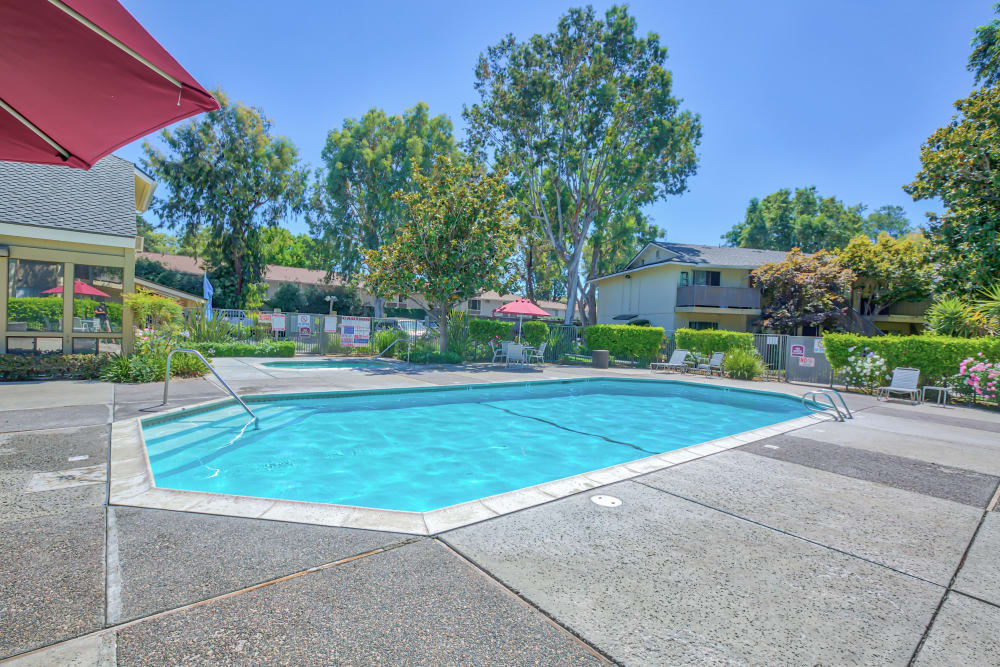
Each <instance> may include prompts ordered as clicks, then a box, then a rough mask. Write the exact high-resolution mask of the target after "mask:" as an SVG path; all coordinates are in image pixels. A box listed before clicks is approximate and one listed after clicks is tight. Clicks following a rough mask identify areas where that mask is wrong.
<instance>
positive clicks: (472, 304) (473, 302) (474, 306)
mask: <svg viewBox="0 0 1000 667" xmlns="http://www.w3.org/2000/svg"><path fill="white" fill-rule="evenodd" d="M481 305H482V304H480V303H479V299H469V310H473V311H475V312H477V313H478V312H479V307H480V306H481Z"/></svg>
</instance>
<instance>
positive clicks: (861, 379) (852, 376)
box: [844, 346, 889, 393]
mask: <svg viewBox="0 0 1000 667" xmlns="http://www.w3.org/2000/svg"><path fill="white" fill-rule="evenodd" d="M847 351H848V352H849V353H850V354H849V355H848V357H847V366H845V367H844V368H845V371H846V376H847V377H846V378H845V381H846V382H847V386H849V387H858V388H861V389H864V390H865V391H867V392H869V393H870V392H871V391H873V390H874V389H875V388H876V387H881V386H884V385H885V383H886V380H888V379H889V369H888V367H887V366H886V363H885V359H883V358H882V357H881V356H879V355H878V354H877V353H875V352H872V351H871V350H870V349H869V348H867V347H866V348H864V349H860V350H859V349H858V348H857V346H852V347H850V348H848V349H847Z"/></svg>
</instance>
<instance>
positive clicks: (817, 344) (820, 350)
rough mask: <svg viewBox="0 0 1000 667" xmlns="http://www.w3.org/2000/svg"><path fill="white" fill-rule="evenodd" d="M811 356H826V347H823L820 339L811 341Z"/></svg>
mask: <svg viewBox="0 0 1000 667" xmlns="http://www.w3.org/2000/svg"><path fill="white" fill-rule="evenodd" d="M813 354H826V347H825V346H824V345H823V339H822V338H817V339H816V340H814V341H813Z"/></svg>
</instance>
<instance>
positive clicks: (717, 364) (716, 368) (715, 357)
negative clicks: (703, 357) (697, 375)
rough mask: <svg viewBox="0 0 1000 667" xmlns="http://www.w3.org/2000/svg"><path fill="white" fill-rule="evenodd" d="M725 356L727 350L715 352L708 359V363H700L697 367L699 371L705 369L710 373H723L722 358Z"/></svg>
mask: <svg viewBox="0 0 1000 667" xmlns="http://www.w3.org/2000/svg"><path fill="white" fill-rule="evenodd" d="M725 358H726V353H725V352H713V353H712V358H711V359H709V360H708V363H704V364H698V366H697V369H698V370H699V371H705V372H707V373H708V374H709V375H711V374H712V373H716V372H717V373H718V374H719V375H722V360H723V359H725Z"/></svg>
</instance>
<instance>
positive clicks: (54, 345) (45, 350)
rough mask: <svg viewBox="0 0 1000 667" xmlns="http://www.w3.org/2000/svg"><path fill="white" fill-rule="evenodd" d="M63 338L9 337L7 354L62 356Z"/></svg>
mask: <svg viewBox="0 0 1000 667" xmlns="http://www.w3.org/2000/svg"><path fill="white" fill-rule="evenodd" d="M62 351H63V342H62V338H32V337H25V338H21V337H17V338H15V337H14V336H8V337H7V354H52V353H55V354H62Z"/></svg>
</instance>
